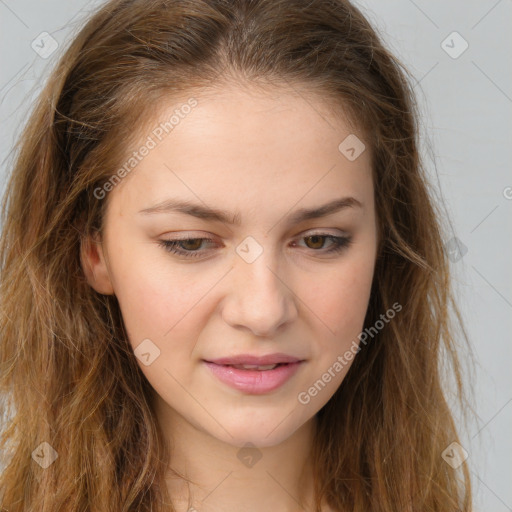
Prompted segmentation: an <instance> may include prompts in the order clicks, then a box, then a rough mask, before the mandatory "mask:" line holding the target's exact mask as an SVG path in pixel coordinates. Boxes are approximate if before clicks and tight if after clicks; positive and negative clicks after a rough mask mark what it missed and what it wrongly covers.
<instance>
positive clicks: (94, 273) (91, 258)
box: [80, 232, 114, 295]
mask: <svg viewBox="0 0 512 512" xmlns="http://www.w3.org/2000/svg"><path fill="white" fill-rule="evenodd" d="M80 262H81V264H82V269H83V271H84V274H85V277H86V278H87V282H88V283H89V284H90V285H91V286H92V287H93V288H94V289H95V290H96V291H97V292H98V293H101V294H103V295H113V294H114V287H113V286H112V281H111V279H110V275H109V272H108V268H107V263H106V260H105V255H104V252H103V243H102V241H101V236H100V234H99V233H97V232H96V233H94V234H93V235H90V236H88V237H85V238H82V241H81V244H80Z"/></svg>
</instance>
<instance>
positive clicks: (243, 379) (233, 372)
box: [205, 361, 302, 395]
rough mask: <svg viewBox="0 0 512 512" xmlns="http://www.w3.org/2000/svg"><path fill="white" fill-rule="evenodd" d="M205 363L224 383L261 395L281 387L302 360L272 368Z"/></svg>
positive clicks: (245, 391)
mask: <svg viewBox="0 0 512 512" xmlns="http://www.w3.org/2000/svg"><path fill="white" fill-rule="evenodd" d="M205 364H206V366H207V367H208V368H209V369H210V370H211V371H212V373H213V374H214V375H215V376H216V377H217V378H218V379H219V380H220V381H222V382H224V384H227V385H228V386H231V387H232V388H235V389H238V390H239V391H243V392H244V393H249V394H251V395H262V394H264V393H269V392H270V391H273V390H275V389H277V388H279V387H281V386H282V385H283V384H284V383H285V382H286V381H287V380H288V379H290V378H291V377H292V375H294V374H295V372H296V371H297V370H298V369H299V366H300V365H301V364H302V361H299V362H297V363H288V364H283V365H280V366H277V367H276V368H274V369H273V370H238V369H237V368H233V367H232V366H225V365H220V364H215V363H210V362H208V361H205Z"/></svg>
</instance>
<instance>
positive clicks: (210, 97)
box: [109, 85, 372, 211]
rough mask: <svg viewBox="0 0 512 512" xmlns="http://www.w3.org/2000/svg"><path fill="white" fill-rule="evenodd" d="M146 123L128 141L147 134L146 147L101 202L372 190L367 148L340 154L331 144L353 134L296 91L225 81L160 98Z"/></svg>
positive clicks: (258, 198) (222, 201)
mask: <svg viewBox="0 0 512 512" xmlns="http://www.w3.org/2000/svg"><path fill="white" fill-rule="evenodd" d="M191 99H193V100H194V101H193V102H191V101H190V100H191ZM184 105H194V106H193V107H187V108H184ZM173 118H174V119H173ZM170 120H173V122H172V123H171V122H170ZM166 123H167V124H166ZM147 126H148V128H147V129H146V132H145V133H142V136H141V138H140V144H138V145H136V148H135V149H139V148H142V147H143V146H144V143H145V141H146V142H147V141H148V140H149V139H150V138H151V139H152V144H151V146H152V147H151V149H150V150H149V151H147V152H145V153H146V154H145V156H144V157H143V158H141V159H140V161H138V162H137V164H136V166H135V167H134V169H133V171H132V172H130V174H129V175H128V176H127V177H125V178H124V179H123V180H122V181H121V183H120V184H119V185H117V186H116V187H115V189H114V190H113V192H110V197H109V201H112V202H114V203H116V204H121V203H122V204H123V205H124V206H123V208H125V209H126V208H128V209H130V208H131V207H132V206H133V207H135V205H137V207H142V208H144V207H150V206H152V205H153V204H154V203H156V202H159V201H163V200H165V199H166V197H167V196H172V197H177V196H178V197H182V198H184V199H190V200H192V199H193V200H195V202H197V200H204V201H206V202H207V203H208V204H211V205H212V206H219V205H223V206H227V205H233V206H235V203H236V206H238V207H239V208H238V210H240V211H242V210H243V207H244V204H245V205H246V206H247V207H250V206H252V207H253V208H256V209H258V208H259V207H261V206H263V205H264V203H265V204H269V203H275V202H276V201H277V202H278V203H283V204H287V205H288V206H289V207H291V206H292V205H293V204H295V203H297V202H298V201H299V200H300V199H301V197H302V196H306V195H307V196H308V198H307V199H308V200H309V201H310V202H318V201H317V200H318V199H320V200H323V199H325V198H326V197H328V198H330V195H332V197H333V198H334V197H340V194H341V195H359V196H360V197H361V199H365V196H366V200H368V199H369V194H371V193H372V189H371V187H372V183H371V169H370V167H371V166H370V151H369V148H368V147H366V149H365V150H364V151H363V152H362V153H361V154H360V156H359V157H358V158H357V159H355V160H353V161H350V160H349V159H347V157H346V156H345V155H344V154H343V152H342V151H341V150H340V144H342V143H343V141H344V140H347V137H351V136H354V135H356V134H354V129H353V128H352V126H351V124H350V123H349V122H348V121H347V120H345V119H344V118H343V117H342V116H341V115H339V110H335V109H334V107H333V106H332V105H330V104H329V102H328V101H327V100H324V99H322V98H320V97H318V96H316V95H313V94H306V93H305V92H303V91H301V90H295V89H289V90H284V89H282V88H276V89H264V90H263V89H260V88H248V87H246V86H243V87H239V86H236V85H231V86H227V87H226V88H224V89H219V90H215V91H208V92H207V93H204V92H203V93H193V94H191V95H190V96H186V95H184V96H182V98H180V99H179V100H176V98H173V99H171V98H169V100H168V101H162V102H161V104H160V105H159V108H158V110H157V111H156V113H155V114H154V115H153V116H152V119H151V120H150V122H149V123H148V124H147ZM166 127H167V130H166V129H165V128H166ZM356 136H357V137H358V138H359V139H362V138H363V135H362V134H361V133H359V132H358V133H357V135H356ZM130 149H131V151H133V148H130ZM129 154H130V152H129V151H127V156H128V155H129ZM331 192H332V194H331ZM130 205H131V206H130Z"/></svg>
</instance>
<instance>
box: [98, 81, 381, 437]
mask: <svg viewBox="0 0 512 512" xmlns="http://www.w3.org/2000/svg"><path fill="white" fill-rule="evenodd" d="M195 98H196V99H197V105H196V104H195V103H194V102H190V103H189V104H194V105H195V106H194V107H192V108H190V109H189V108H182V109H180V106H181V105H183V104H184V103H186V101H187V98H186V99H185V100H184V101H183V102H182V103H169V104H167V105H165V106H164V107H163V108H162V111H161V115H159V116H158V118H155V120H154V121H155V122H154V126H155V129H154V130H153V131H152V132H148V134H147V136H146V137H144V138H143V139H141V144H140V146H137V148H130V152H129V154H128V157H129V156H132V151H134V150H137V152H138V155H139V156H138V157H137V158H139V157H140V162H138V164H137V166H136V167H135V168H134V169H133V170H132V171H131V172H130V173H129V174H128V175H127V176H126V177H124V179H123V180H122V182H121V183H120V184H118V185H116V186H115V187H114V189H113V190H112V191H110V192H108V195H107V197H106V198H105V199H104V200H108V202H109V203H108V209H107V213H106V218H105V229H104V233H103V240H102V242H103V243H102V246H99V247H98V253H99V254H98V256H99V257H98V258H95V257H89V259H88V262H89V265H90V266H91V268H92V272H91V273H89V274H88V275H89V280H90V282H91V284H92V285H93V286H94V288H95V289H96V290H98V291H100V292H101V293H115V295H116V297H117V299H118V301H119V304H120V308H121V311H122V315H123V319H124V323H125V326H126V330H127V333H128V336H129V341H130V343H131V345H132V347H133V349H134V351H135V354H136V356H137V362H138V364H139V366H140V368H141V369H142V371H143V372H144V374H145V376H146V377H147V379H148V381H149V382H150V384H151V385H152V387H153V388H154V391H155V398H156V405H157V410H158V414H159V417H160V419H161V420H162V421H165V422H167V423H168V424H171V423H173V421H174V422H177V421H180V422H182V424H183V421H185V422H186V423H187V424H189V425H192V426H193V427H195V428H196V429H198V430H200V431H202V432H205V433H207V434H209V435H211V436H214V437H215V438H217V439H219V440H222V441H225V442H226V443H230V444H232V445H235V446H242V445H244V444H245V443H247V442H251V443H253V444H255V445H257V446H262V447H263V446H272V445H275V444H277V443H279V442H281V441H283V440H284V439H286V438H288V437H289V436H291V435H292V434H293V433H294V432H295V431H296V430H297V429H299V428H300V427H301V426H303V425H305V423H306V422H308V421H309V420H311V419H312V418H313V416H314V415H315V413H316V412H317V411H318V410H319V409H320V408H321V407H322V406H323V405H324V404H325V403H326V402H327V401H328V400H329V399H330V398H331V396H332V395H333V393H334V392H335V391H336V389H337V388H338V387H339V385H340V383H341V382H342V380H343V378H344V377H345V375H346V373H347V371H348V369H349V367H350V365H351V363H352V361H353V359H352V358H350V355H348V354H347V352H351V353H352V354H354V353H355V352H356V348H357V344H358V338H357V337H358V334H359V333H360V332H361V330H362V328H363V321H364V317H365V313H366V310H367V306H368V301H369V296H370V288H371V283H372V278H373V272H374V264H375V258H376V250H377V224H376V216H375V211H374V195H373V193H374V192H373V184H372V177H371V167H370V154H369V153H370V151H369V149H366V150H364V149H363V147H362V146H360V145H359V144H360V142H358V140H357V139H355V138H354V135H353V134H352V133H351V131H350V130H349V129H348V127H347V126H346V125H345V124H344V123H342V122H341V121H339V120H334V119H333V118H331V117H330V116H329V108H328V106H325V105H323V104H321V103H319V101H314V100H313V99H312V98H311V97H310V96H308V97H307V98H306V97H305V96H304V97H303V96H300V95H297V94H291V93H288V94H285V93H281V92H278V91H273V92H271V93H270V92H269V93H268V94H263V93H261V92H256V91H251V92H250V93H249V92H248V91H247V90H245V89H241V88H238V87H236V86H233V87H232V88H229V89H228V88H226V89H224V90H223V91H222V92H221V93H220V92H219V93H218V94H217V95H216V96H215V97H213V96H207V97H205V98H203V99H202V97H201V96H196V97H195ZM175 109H178V110H179V112H181V116H178V117H175V118H174V121H173V122H174V124H175V126H174V128H173V129H172V130H171V129H169V126H170V125H167V131H168V133H166V132H165V130H163V129H162V128H161V125H160V130H158V128H157V127H158V126H159V124H160V123H164V122H166V121H168V120H169V119H170V118H171V116H172V115H173V113H174V111H175ZM185 112H186V114H185ZM178 118H179V123H177V124H176V120H177V119H178ZM358 135H359V137H360V138H362V135H361V134H358ZM349 136H350V138H348V139H347V140H345V139H346V138H347V137H349ZM148 137H150V138H151V139H152V141H153V142H149V140H150V139H148ZM160 138H161V140H159V139H160ZM340 144H341V146H340ZM143 145H146V147H147V148H148V150H147V151H146V150H140V147H141V146H143ZM361 151H362V152H361ZM143 153H144V154H145V156H141V155H142V154H143ZM349 198H353V199H349ZM340 200H343V201H342V202H341V203H339V204H338V206H339V207H338V208H329V207H328V205H333V204H336V203H337V202H338V201H340ZM182 203H187V205H188V206H187V207H186V208H182V207H180V208H178V207H177V205H178V204H182ZM343 205H345V206H343ZM323 208H325V212H323V210H322V209H323ZM185 210H187V211H188V213H186V212H185ZM313 210H318V211H317V214H315V215H313V214H312V215H306V214H305V212H306V211H313ZM209 212H210V213H209ZM322 213H325V215H321V214H322ZM221 214H222V215H223V217H221ZM233 220H235V221H236V222H232V221H233ZM338 237H339V238H338ZM185 239H190V240H189V241H183V240H185ZM180 240H181V242H180ZM347 240H348V241H349V243H348V244H346V241H347ZM166 244H167V245H166ZM338 244H339V245H338ZM344 244H346V245H344ZM173 248H174V249H175V250H176V251H177V252H176V253H175V252H171V250H170V249H173ZM93 274H94V275H93ZM275 354H277V355H275ZM273 355H275V356H273ZM237 356H241V360H238V362H239V363H241V364H243V363H244V362H246V363H252V364H258V361H251V360H250V359H249V358H248V357H246V356H253V357H255V358H258V357H264V356H270V357H271V358H272V357H274V358H275V359H271V360H270V361H268V360H267V361H265V360H263V361H259V362H260V363H261V364H263V363H265V362H266V363H268V364H267V365H266V366H267V368H270V364H271V363H272V362H273V361H274V362H275V363H279V362H281V363H287V364H283V365H280V366H278V367H277V368H276V369H274V370H272V369H242V368H241V367H240V369H236V368H234V367H232V366H227V365H225V364H221V363H229V362H231V363H232V364H234V363H236V362H237V361H235V360H232V358H235V357H237ZM347 356H348V357H347ZM223 358H227V359H228V361H224V362H222V361H217V362H218V364H213V363H211V362H212V361H215V360H219V359H223ZM230 359H231V361H230ZM340 359H341V360H342V361H343V363H342V362H340ZM294 360H297V361H299V362H297V363H292V361H294ZM207 362H210V363H207Z"/></svg>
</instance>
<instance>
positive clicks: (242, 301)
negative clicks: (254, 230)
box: [225, 237, 295, 334]
mask: <svg viewBox="0 0 512 512" xmlns="http://www.w3.org/2000/svg"><path fill="white" fill-rule="evenodd" d="M265 240H266V241H267V242H268V240H269V239H268V238H267V237H265ZM263 244H264V242H262V243H260V242H258V241H257V240H256V239H255V238H253V237H247V238H246V239H245V240H244V241H242V242H241V243H240V244H239V246H238V247H237V248H236V252H237V256H236V258H235V260H234V268H233V278H234V281H233V286H232V288H231V290H230V297H231V300H230V301H229V306H228V310H227V311H225V315H226V320H227V321H229V322H230V323H231V324H232V325H233V326H235V325H243V326H245V327H247V328H249V329H251V330H253V331H254V332H257V333H262V334H263V333H267V334H269V333H270V332H271V331H273V330H275V329H277V328H279V326H280V325H281V324H282V323H283V322H286V321H288V320H290V319H291V317H292V315H293V313H294V311H295V308H294V306H293V302H294V301H293V294H292V292H291V291H290V289H289V288H288V286H286V285H285V283H284V282H283V281H284V280H283V278H282V277H281V276H280V275H279V269H280V268H281V267H282V266H281V265H279V261H280V260H279V254H278V252H276V251H273V250H272V248H271V247H270V243H266V244H265V245H263Z"/></svg>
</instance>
